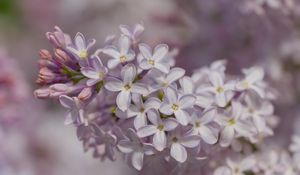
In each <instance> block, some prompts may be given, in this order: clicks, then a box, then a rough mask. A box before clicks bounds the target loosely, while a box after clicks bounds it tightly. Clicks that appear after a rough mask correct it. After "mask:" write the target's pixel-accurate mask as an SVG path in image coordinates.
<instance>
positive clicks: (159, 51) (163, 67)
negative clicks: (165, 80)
mask: <svg viewBox="0 0 300 175" xmlns="http://www.w3.org/2000/svg"><path fill="white" fill-rule="evenodd" d="M139 49H140V52H141V54H142V56H143V57H144V58H143V59H142V60H141V62H140V67H141V68H142V69H144V70H148V69H151V68H155V69H158V70H160V71H162V72H163V73H166V74H167V73H168V72H169V71H170V65H168V64H166V63H165V62H164V61H163V59H164V58H165V57H166V55H167V54H168V51H169V47H168V46H167V45H166V44H159V45H157V46H156V47H155V48H154V51H153V53H152V50H151V48H150V47H149V46H148V45H146V44H140V45H139Z"/></svg>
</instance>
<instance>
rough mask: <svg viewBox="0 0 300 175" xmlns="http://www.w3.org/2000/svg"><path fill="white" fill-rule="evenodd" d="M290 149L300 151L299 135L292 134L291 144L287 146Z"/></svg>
mask: <svg viewBox="0 0 300 175" xmlns="http://www.w3.org/2000/svg"><path fill="white" fill-rule="evenodd" d="M289 149H290V151H292V152H296V153H300V136H299V135H293V137H292V144H291V145H290V147H289Z"/></svg>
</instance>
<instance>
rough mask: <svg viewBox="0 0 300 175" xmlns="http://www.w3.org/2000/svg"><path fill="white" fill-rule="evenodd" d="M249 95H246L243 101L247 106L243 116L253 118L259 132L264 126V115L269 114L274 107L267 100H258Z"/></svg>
mask: <svg viewBox="0 0 300 175" xmlns="http://www.w3.org/2000/svg"><path fill="white" fill-rule="evenodd" d="M250 98H251V96H249V95H248V96H246V98H245V101H246V104H247V108H246V109H245V112H244V114H243V115H244V116H245V117H249V118H252V119H253V123H254V125H255V126H256V128H257V130H258V131H259V132H262V131H263V130H264V129H265V128H266V127H267V126H266V119H265V118H264V117H268V116H271V115H272V114H273V111H274V107H273V105H272V104H271V103H268V102H259V100H258V99H256V101H255V99H250Z"/></svg>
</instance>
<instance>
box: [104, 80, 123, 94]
mask: <svg viewBox="0 0 300 175" xmlns="http://www.w3.org/2000/svg"><path fill="white" fill-rule="evenodd" d="M104 87H105V88H106V89H107V90H109V91H113V92H117V91H121V90H122V89H123V82H122V81H121V80H119V79H116V78H110V79H109V80H108V81H107V82H106V83H105V85H104Z"/></svg>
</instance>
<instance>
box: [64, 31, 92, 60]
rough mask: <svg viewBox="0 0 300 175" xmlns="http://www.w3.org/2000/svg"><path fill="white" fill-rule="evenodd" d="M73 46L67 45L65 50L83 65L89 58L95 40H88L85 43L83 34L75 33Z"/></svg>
mask: <svg viewBox="0 0 300 175" xmlns="http://www.w3.org/2000/svg"><path fill="white" fill-rule="evenodd" d="M74 41H75V44H74V45H68V46H67V50H68V51H70V52H71V53H72V54H73V55H74V56H75V57H76V58H77V59H78V61H79V63H83V65H85V64H86V63H87V59H88V57H89V50H90V49H91V48H92V46H94V45H95V43H96V40H95V39H90V40H88V41H87V42H86V40H85V38H84V36H83V34H81V33H77V34H76V36H75V38H74Z"/></svg>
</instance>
